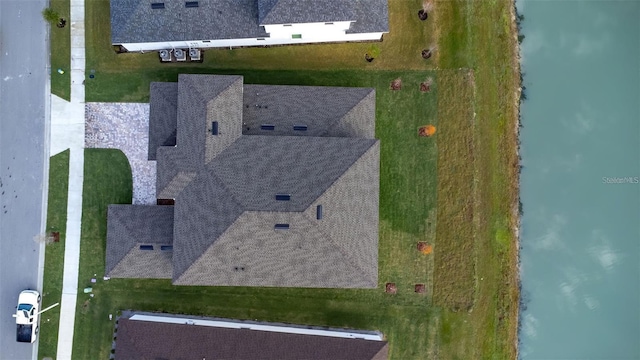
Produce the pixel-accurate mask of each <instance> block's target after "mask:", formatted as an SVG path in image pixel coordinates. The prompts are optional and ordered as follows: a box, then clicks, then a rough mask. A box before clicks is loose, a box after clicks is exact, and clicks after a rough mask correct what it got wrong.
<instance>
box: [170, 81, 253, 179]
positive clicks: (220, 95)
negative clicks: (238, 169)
mask: <svg viewBox="0 0 640 360" xmlns="http://www.w3.org/2000/svg"><path fill="white" fill-rule="evenodd" d="M177 115H178V121H177V125H178V129H179V131H178V133H177V143H178V144H180V153H181V154H182V155H183V157H184V158H185V159H186V160H187V161H188V163H189V165H190V166H196V167H198V166H202V165H204V164H205V163H206V162H208V161H210V160H211V158H213V156H215V155H216V154H217V153H219V152H220V151H222V150H223V149H224V148H226V147H227V146H228V145H229V144H231V143H233V142H234V141H235V140H236V139H237V138H238V137H239V136H240V135H242V130H241V129H242V77H241V76H213V77H212V76H210V75H179V76H178V112H177ZM213 121H217V122H218V123H219V124H220V125H219V132H220V134H219V135H217V136H213V135H211V133H210V131H209V129H211V123H212V122H213Z"/></svg>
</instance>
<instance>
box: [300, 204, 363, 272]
mask: <svg viewBox="0 0 640 360" xmlns="http://www.w3.org/2000/svg"><path fill="white" fill-rule="evenodd" d="M302 217H304V218H305V219H306V220H307V221H309V223H310V224H312V226H313V227H315V228H316V230H318V232H319V233H321V234H322V235H323V236H324V237H325V238H327V239H329V241H330V242H331V244H333V245H334V246H333V247H334V248H337V249H338V252H339V253H340V255H342V257H343V258H345V259H347V260H348V263H349V265H351V266H353V267H354V268H356V269H357V270H358V274H361V275H362V274H365V273H366V272H365V271H364V269H363V268H362V267H360V265H358V264H356V263H355V262H354V261H353V258H351V256H349V255H348V254H347V252H346V251H344V249H343V248H342V246H340V245H338V244H337V243H336V241H335V240H334V239H333V238H332V237H331V236H329V234H327V233H325V232H324V231H322V228H321V227H320V226H318V224H316V222H317V221H316V220H315V219H312V218H310V217H309V216H308V215H307V214H305V213H302ZM352 275H353V274H352ZM361 278H364V279H365V280H366V277H365V276H361Z"/></svg>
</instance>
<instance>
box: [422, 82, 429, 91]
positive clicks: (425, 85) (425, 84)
mask: <svg viewBox="0 0 640 360" xmlns="http://www.w3.org/2000/svg"><path fill="white" fill-rule="evenodd" d="M420 91H422V92H429V91H431V84H429V83H426V82H423V83H420Z"/></svg>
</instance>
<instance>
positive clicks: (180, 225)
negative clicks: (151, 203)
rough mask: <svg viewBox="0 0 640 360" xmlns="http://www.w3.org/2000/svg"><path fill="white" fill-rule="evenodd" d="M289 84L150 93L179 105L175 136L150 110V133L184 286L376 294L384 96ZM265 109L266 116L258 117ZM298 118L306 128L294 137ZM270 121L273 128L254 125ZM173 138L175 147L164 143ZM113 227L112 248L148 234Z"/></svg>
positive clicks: (211, 81)
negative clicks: (130, 235) (122, 236)
mask: <svg viewBox="0 0 640 360" xmlns="http://www.w3.org/2000/svg"><path fill="white" fill-rule="evenodd" d="M285 88H286V87H280V86H274V87H271V86H258V85H247V86H244V87H243V84H242V78H241V77H239V76H212V75H180V76H179V79H178V85H177V101H175V99H174V98H173V97H172V96H173V95H171V94H174V93H173V90H174V89H175V88H172V87H170V86H158V85H152V87H151V91H152V94H151V108H152V109H154V108H155V107H158V108H161V109H169V108H170V104H174V103H175V104H176V106H177V110H176V111H175V112H172V111H171V110H167V111H166V112H165V113H169V114H173V113H175V114H176V117H177V121H176V122H175V127H176V129H173V127H174V122H172V121H170V120H168V119H167V118H166V116H165V115H162V114H159V113H158V112H157V111H153V110H152V111H151V112H150V114H151V117H150V130H149V132H150V136H151V137H152V138H153V137H155V139H154V140H150V143H153V144H154V145H155V146H158V147H157V150H156V152H155V155H156V158H157V197H158V198H160V199H166V198H170V199H175V207H174V209H175V210H174V213H172V215H173V216H174V219H173V224H174V225H173V237H172V241H173V242H172V244H173V257H172V266H173V268H172V276H171V277H172V279H173V283H174V284H178V285H239V286H242V285H245V286H293V287H297V286H302V287H375V286H377V244H378V196H379V156H380V147H379V142H378V141H377V140H375V139H374V138H373V136H374V124H375V92H374V91H373V89H359V88H353V89H350V88H331V87H325V88H322V87H292V88H293V89H285ZM271 90H273V91H271ZM154 92H156V93H154ZM248 94H249V95H248ZM274 94H275V95H274ZM256 98H259V100H257V99H256ZM304 99H309V101H307V102H305V101H304ZM323 99H324V100H326V102H323V101H322V100H323ZM256 101H257V102H259V103H260V104H261V105H260V106H263V105H264V106H265V107H267V109H265V111H264V112H260V110H261V109H260V108H258V110H257V112H256V110H255V106H254V105H255V104H254V102H256ZM266 104H268V105H266ZM247 105H248V107H247ZM250 112H253V113H251V114H249V115H247V118H248V119H247V120H246V122H245V120H244V116H245V115H244V114H247V113H250ZM262 114H264V117H262ZM154 116H155V117H154ZM291 118H294V119H300V120H299V121H303V122H304V123H305V124H306V126H307V130H305V131H297V130H293V126H292V125H291V124H293V123H296V120H291ZM264 121H268V123H269V124H270V125H271V126H273V127H274V130H262V128H261V127H260V126H255V128H257V129H260V130H255V128H252V127H254V126H253V125H252V124H254V123H255V124H258V123H261V122H264ZM214 123H215V125H214ZM243 123H244V125H243ZM157 128H163V129H157ZM243 128H244V129H246V131H245V132H244V133H243ZM289 128H290V129H289ZM214 129H215V130H214ZM282 129H283V130H282ZM173 134H176V135H175V137H174V135H173ZM293 135H296V136H293ZM165 136H168V137H169V138H170V139H174V138H175V139H176V145H175V146H162V144H164V143H167V139H163V137H165ZM150 157H151V152H150ZM115 215H117V214H115ZM115 215H114V216H115ZM110 216H111V215H110ZM109 221H111V218H110V219H109ZM123 221H124V223H123ZM127 221H130V222H134V224H131V223H127ZM135 222H140V224H137V225H136V224H135ZM111 226H112V227H111V228H110V234H108V237H109V241H113V242H115V243H117V242H122V245H121V246H123V247H125V248H130V247H131V245H130V244H129V243H128V242H126V241H124V240H119V239H118V238H117V237H116V236H112V235H111V233H113V234H116V233H122V232H123V231H126V230H122V228H130V227H136V226H138V227H139V228H142V229H144V228H145V224H144V218H141V217H120V218H118V219H116V220H114V221H113V224H112V225H111ZM114 227H116V228H114ZM118 246H120V245H118ZM118 246H116V245H112V246H111V247H112V248H118ZM120 257H121V256H120V255H118V256H116V255H113V254H112V255H108V256H107V262H108V263H109V262H110V261H111V262H114V261H116V260H117V259H118V258H120ZM114 268H115V266H114V265H113V264H111V265H109V264H108V266H107V269H108V270H109V269H114ZM163 277H166V276H163Z"/></svg>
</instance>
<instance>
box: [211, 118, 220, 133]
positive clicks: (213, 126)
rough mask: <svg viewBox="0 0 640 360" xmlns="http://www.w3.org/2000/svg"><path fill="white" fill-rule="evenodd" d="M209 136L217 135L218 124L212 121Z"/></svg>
mask: <svg viewBox="0 0 640 360" xmlns="http://www.w3.org/2000/svg"><path fill="white" fill-rule="evenodd" d="M210 131H211V135H218V122H217V121H212V122H211V130H210Z"/></svg>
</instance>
